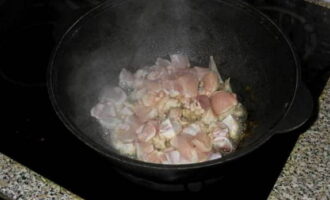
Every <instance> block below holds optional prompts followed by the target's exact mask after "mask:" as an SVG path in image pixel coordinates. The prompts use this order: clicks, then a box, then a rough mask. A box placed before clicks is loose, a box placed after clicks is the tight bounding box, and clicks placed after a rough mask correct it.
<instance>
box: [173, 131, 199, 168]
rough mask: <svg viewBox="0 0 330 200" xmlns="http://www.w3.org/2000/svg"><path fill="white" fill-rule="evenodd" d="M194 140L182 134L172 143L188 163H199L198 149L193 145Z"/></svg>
mask: <svg viewBox="0 0 330 200" xmlns="http://www.w3.org/2000/svg"><path fill="white" fill-rule="evenodd" d="M192 139H193V137H192V136H189V135H187V134H181V135H177V136H176V137H174V138H173V139H172V140H171V142H170V143H171V145H172V146H173V147H175V148H176V149H177V150H178V151H179V152H180V155H181V156H182V158H183V159H185V160H186V161H188V162H197V161H198V155H197V151H196V149H195V148H194V147H193V146H192V144H191V140H192Z"/></svg>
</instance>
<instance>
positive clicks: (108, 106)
mask: <svg viewBox="0 0 330 200" xmlns="http://www.w3.org/2000/svg"><path fill="white" fill-rule="evenodd" d="M116 115H117V114H116V108H115V105H114V103H112V102H107V103H99V104H97V105H96V106H94V107H93V108H92V110H91V116H93V117H95V118H96V119H99V120H111V119H113V118H114V117H116Z"/></svg>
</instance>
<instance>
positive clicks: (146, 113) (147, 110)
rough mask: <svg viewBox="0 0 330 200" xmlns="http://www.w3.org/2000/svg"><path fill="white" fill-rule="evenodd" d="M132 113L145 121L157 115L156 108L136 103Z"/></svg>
mask: <svg viewBox="0 0 330 200" xmlns="http://www.w3.org/2000/svg"><path fill="white" fill-rule="evenodd" d="M134 113H135V115H136V116H137V117H138V119H139V120H140V121H142V122H146V121H148V120H150V119H153V118H155V117H156V116H157V109H155V108H153V107H149V106H148V107H147V106H144V105H140V104H137V105H135V107H134Z"/></svg>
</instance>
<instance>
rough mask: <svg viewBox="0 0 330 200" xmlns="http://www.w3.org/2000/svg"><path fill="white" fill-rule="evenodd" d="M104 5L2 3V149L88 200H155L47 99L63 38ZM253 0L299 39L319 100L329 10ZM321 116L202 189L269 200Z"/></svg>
mask: <svg viewBox="0 0 330 200" xmlns="http://www.w3.org/2000/svg"><path fill="white" fill-rule="evenodd" d="M100 2H101V1H98V0H80V1H78V0H61V1H52V0H48V1H41V0H30V1H27V0H17V1H15V2H14V1H9V0H8V1H6V0H4V1H0V13H1V15H0V21H1V22H2V23H1V26H0V28H1V29H0V36H1V37H0V51H1V52H0V53H1V59H0V62H1V63H0V67H1V68H0V69H1V70H0V88H1V91H2V95H1V105H2V107H1V114H2V123H1V135H0V152H2V153H4V154H6V155H8V156H10V157H11V158H13V159H15V160H17V161H18V162H20V163H22V164H23V165H26V166H27V167H29V168H31V169H32V170H34V171H36V172H38V173H40V174H42V175H43V176H45V177H47V178H49V179H50V180H53V181H54V182H56V183H58V184H59V185H62V186H64V187H65V188H67V189H69V190H71V191H72V192H74V193H76V194H78V195H79V196H81V197H84V198H87V199H101V197H102V199H103V198H105V197H108V196H109V197H110V196H112V195H113V194H119V195H122V196H123V197H125V196H127V197H128V196H129V195H131V194H136V195H139V194H143V195H149V194H150V196H154V195H157V194H156V193H158V192H156V191H152V190H150V189H147V188H144V187H142V186H138V185H135V184H133V183H131V182H129V181H127V180H126V179H125V178H123V177H121V176H120V175H119V174H117V173H116V172H115V171H113V169H112V168H111V166H110V165H109V164H108V163H107V161H106V160H104V158H103V157H101V156H100V155H98V154H97V153H96V152H94V151H92V150H91V149H90V148H88V147H87V146H85V145H84V144H83V143H81V142H80V141H79V140H78V139H76V138H75V137H74V136H73V135H72V134H71V133H70V132H69V131H68V130H67V129H66V128H65V127H64V125H63V124H62V123H61V121H60V120H59V118H58V117H57V116H56V114H55V112H54V110H53V108H52V107H51V104H50V101H49V98H48V94H47V89H46V87H45V72H46V68H47V64H48V59H49V56H50V54H51V51H52V49H53V48H54V45H55V44H56V41H57V40H58V39H59V37H60V36H61V34H62V33H63V31H64V30H65V29H66V28H67V27H68V26H69V25H70V24H71V23H72V22H73V21H74V20H75V19H76V18H77V17H78V16H79V15H81V14H82V13H84V12H85V11H87V10H88V9H90V8H92V7H93V6H95V5H96V4H98V3H100ZM248 2H249V3H251V4H253V5H255V6H258V7H259V9H261V10H262V11H264V12H265V13H266V14H268V15H269V16H270V17H271V18H273V19H274V21H276V23H278V24H279V25H280V26H281V27H282V29H283V30H284V32H285V33H286V34H287V35H288V36H289V38H290V39H291V40H292V42H293V44H294V45H295V47H296V50H297V52H298V54H299V56H300V59H301V62H302V72H303V74H302V76H303V81H304V82H305V83H306V84H307V86H308V87H309V88H310V90H311V92H312V94H313V97H314V99H317V98H318V96H319V95H320V92H321V91H322V88H323V86H324V84H325V81H326V80H327V78H328V77H329V64H328V63H330V62H329V60H330V37H329V35H330V34H329V33H330V28H329V27H330V24H329V22H327V21H326V20H325V18H327V17H330V11H328V10H327V9H325V8H321V7H318V6H315V5H311V4H309V3H304V2H303V1H294V0H287V1H270V0H269V1H267V0H264V1H263V0H259V1H248ZM327 23H328V24H327ZM316 114H317V105H316V109H315V111H314V116H313V117H312V118H311V120H310V121H309V122H308V123H307V124H306V125H305V126H304V127H302V128H300V130H297V131H294V132H291V133H287V134H282V135H276V136H274V137H273V138H272V139H271V140H269V141H268V142H267V143H266V144H265V145H263V146H262V147H261V148H259V149H258V150H256V151H255V152H253V153H252V154H250V155H248V156H246V157H244V158H243V159H242V160H241V161H240V162H238V163H236V165H235V166H234V167H233V168H232V169H231V171H229V172H228V174H226V175H225V176H224V177H223V178H222V179H221V181H218V182H216V183H213V184H210V185H204V186H203V188H202V189H201V192H202V193H208V194H211V195H215V196H218V197H219V198H220V197H222V198H226V197H227V198H230V199H242V197H244V199H266V198H267V196H268V195H269V192H270V191H271V189H272V187H273V185H274V184H275V182H276V179H277V177H278V175H279V173H280V171H281V169H282V168H283V166H284V164H285V161H286V159H287V157H288V156H289V154H290V152H291V150H292V148H293V146H294V144H295V142H296V140H297V138H298V136H299V133H302V132H303V131H304V130H306V128H308V127H309V126H310V124H311V123H312V122H313V120H314V119H315V116H316ZM192 190H194V189H192ZM123 191H124V192H123ZM126 191H127V192H126ZM168 194H169V193H164V192H163V193H162V194H161V195H168ZM190 195H195V194H190Z"/></svg>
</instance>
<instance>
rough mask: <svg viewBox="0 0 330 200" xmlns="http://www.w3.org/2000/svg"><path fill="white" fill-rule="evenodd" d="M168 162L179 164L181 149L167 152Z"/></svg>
mask: <svg viewBox="0 0 330 200" xmlns="http://www.w3.org/2000/svg"><path fill="white" fill-rule="evenodd" d="M165 155H166V158H167V161H168V164H178V163H180V161H181V155H180V152H179V151H175V150H171V151H168V152H166V153H165Z"/></svg>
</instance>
